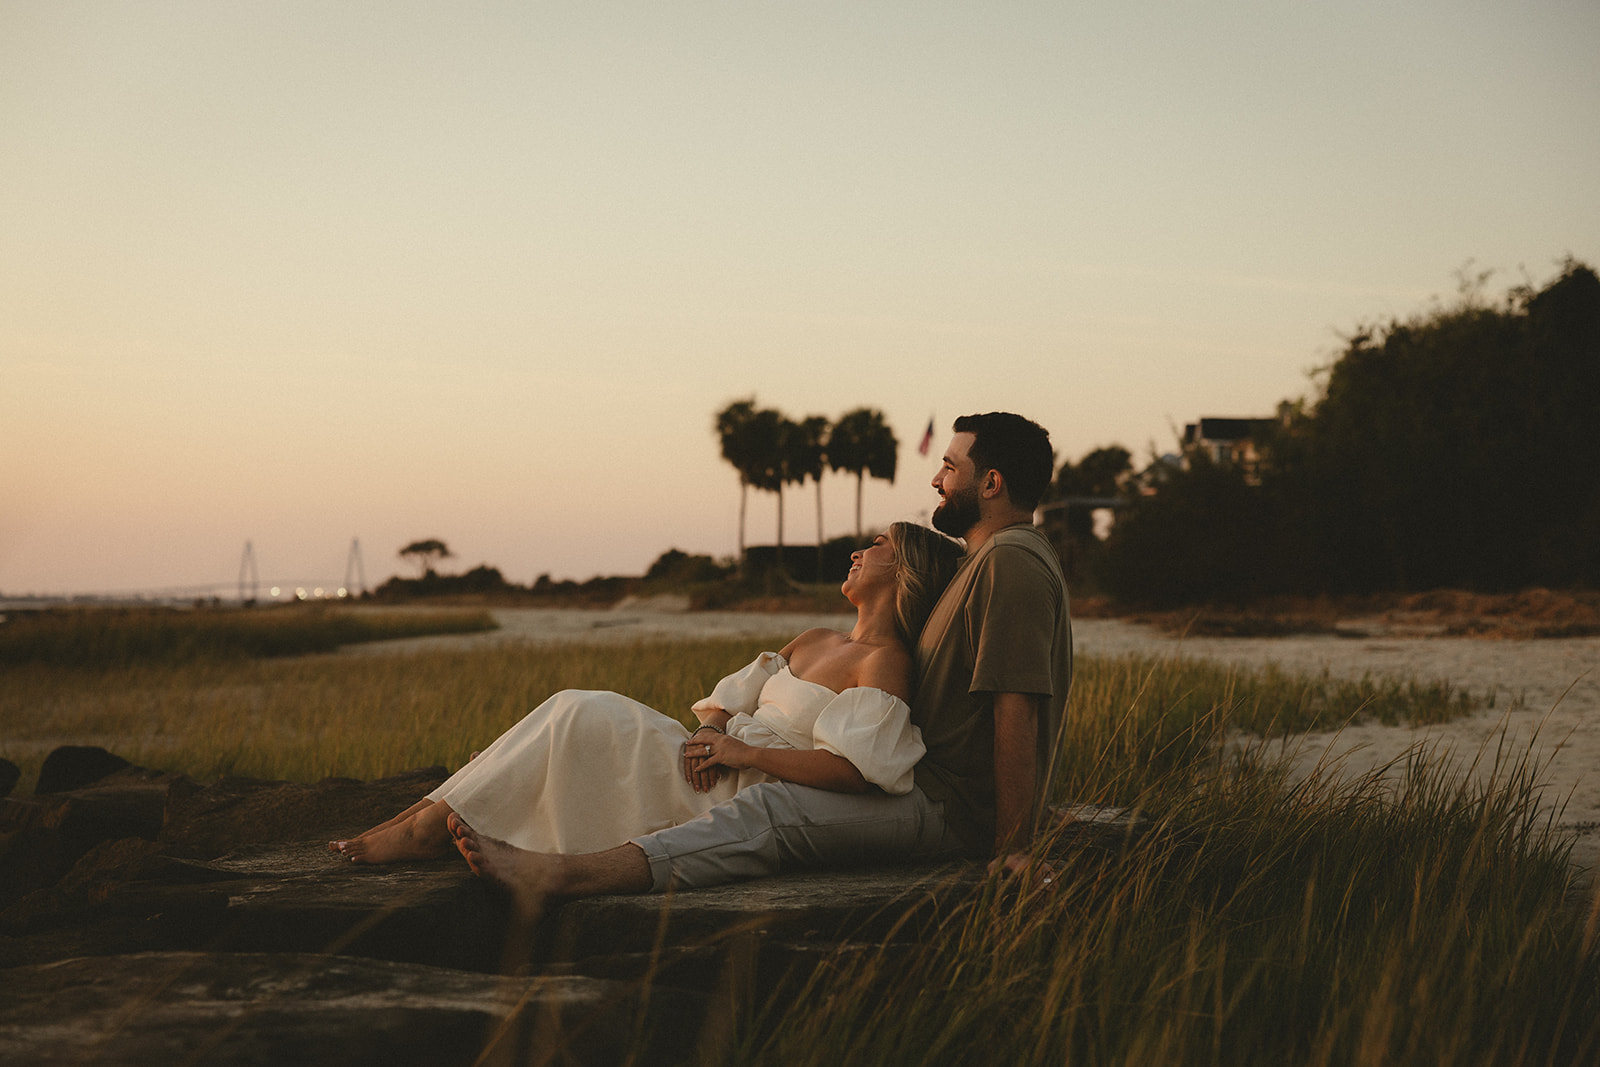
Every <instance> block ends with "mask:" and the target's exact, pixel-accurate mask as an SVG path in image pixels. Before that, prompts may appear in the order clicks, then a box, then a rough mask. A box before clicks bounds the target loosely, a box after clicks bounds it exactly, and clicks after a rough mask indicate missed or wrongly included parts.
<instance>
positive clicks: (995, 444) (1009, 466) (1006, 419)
mask: <svg viewBox="0 0 1600 1067" xmlns="http://www.w3.org/2000/svg"><path fill="white" fill-rule="evenodd" d="M954 430H955V432H956V433H970V434H972V435H973V436H974V437H975V438H976V440H974V441H973V442H972V449H971V451H970V452H969V453H968V454H969V455H970V456H971V457H972V464H973V466H974V467H976V468H977V473H979V474H982V473H983V472H984V471H991V470H992V471H999V472H1000V477H1001V479H1002V480H1003V481H1004V483H1005V487H1006V492H1007V493H1009V494H1010V496H1011V503H1013V504H1015V505H1016V506H1017V507H1019V508H1026V509H1028V510H1029V511H1032V510H1033V509H1034V508H1036V507H1038V506H1039V501H1040V500H1043V499H1044V491H1045V490H1046V489H1048V488H1050V477H1051V475H1052V474H1054V473H1055V466H1056V458H1055V453H1054V452H1052V451H1051V449H1050V431H1049V430H1046V429H1045V428H1044V427H1043V426H1040V425H1039V424H1038V423H1036V422H1033V421H1030V420H1028V419H1025V418H1023V417H1022V416H1021V415H1013V414H1012V413H1011V412H1009V411H991V412H988V413H987V414H984V415H963V416H961V417H960V418H959V419H957V420H956V422H955V426H954Z"/></svg>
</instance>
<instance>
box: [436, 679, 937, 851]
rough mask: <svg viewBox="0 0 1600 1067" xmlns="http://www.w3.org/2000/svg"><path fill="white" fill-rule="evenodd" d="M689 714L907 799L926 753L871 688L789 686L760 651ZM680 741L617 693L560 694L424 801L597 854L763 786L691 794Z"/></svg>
mask: <svg viewBox="0 0 1600 1067" xmlns="http://www.w3.org/2000/svg"><path fill="white" fill-rule="evenodd" d="M694 708H695V710H696V711H707V710H712V709H721V710H723V711H726V712H728V713H729V714H730V715H732V716H733V718H732V720H731V721H730V722H729V723H728V725H727V732H728V734H729V735H731V736H733V737H737V738H738V739H740V740H741V741H743V742H745V743H746V744H749V745H757V746H760V747H768V748H792V749H812V748H820V749H823V750H824V751H827V752H832V753H834V754H835V755H839V756H843V757H844V758H845V759H847V760H849V761H850V762H851V763H852V764H854V765H855V767H856V769H857V770H858V771H860V772H861V775H862V777H863V778H865V779H866V780H867V781H868V782H870V783H872V784H873V785H876V786H878V787H879V788H881V789H883V790H884V791H885V792H888V793H893V794H904V793H909V792H910V791H911V788H912V774H911V768H912V767H913V766H914V765H915V764H916V762H917V760H919V759H921V758H922V754H923V752H924V751H925V750H924V748H923V744H922V732H921V731H920V730H918V729H917V727H916V726H914V725H912V723H911V709H910V708H909V707H907V705H906V703H905V701H903V700H901V699H900V698H899V697H896V696H893V695H891V694H889V693H886V692H884V691H883V690H881V689H872V688H867V687H858V688H854V689H847V690H845V691H844V692H843V693H835V692H834V691H833V690H831V689H829V688H827V687H826V686H822V685H818V684H817V683H815V682H808V681H806V680H804V679H803V678H797V677H795V675H794V674H793V673H792V672H791V671H790V670H789V665H788V663H786V662H785V661H784V659H783V657H782V656H780V655H778V654H777V653H776V652H763V653H761V655H760V656H758V657H757V658H756V659H755V661H754V662H753V663H751V664H750V665H749V666H747V667H745V668H744V669H743V670H741V671H739V672H737V673H735V674H730V675H729V676H728V677H726V678H724V679H722V681H720V682H718V683H717V685H716V688H715V689H713V690H712V692H711V695H710V696H708V697H706V698H705V699H703V700H701V701H699V702H698V703H696V704H695V705H694ZM688 738H689V731H688V730H687V729H686V728H685V727H684V726H683V724H681V723H679V722H678V721H677V720H676V719H673V718H671V717H670V716H667V715H663V714H661V713H660V712H658V711H656V710H654V709H653V708H649V707H646V706H645V705H643V704H641V703H639V702H638V701H636V700H631V699H629V698H628V697H625V696H622V695H620V694H618V693H609V692H600V691H594V690H580V689H567V690H563V691H562V692H559V693H557V694H555V695H554V696H552V697H551V698H550V699H549V700H546V701H545V702H544V703H543V704H540V705H539V706H538V707H537V708H534V709H533V710H532V711H531V712H529V713H528V714H527V715H526V716H525V717H524V718H523V719H522V721H521V722H519V723H517V724H516V725H515V726H513V727H512V728H511V729H509V730H507V731H506V732H505V733H503V734H501V735H500V737H499V738H497V739H496V740H495V742H494V743H493V744H491V745H490V746H489V747H488V748H486V749H484V750H483V751H482V752H481V753H479V755H478V758H477V759H475V760H472V761H471V762H470V763H468V764H467V765H466V766H464V767H462V768H461V769H460V770H459V771H457V772H456V773H455V774H454V775H452V776H451V777H450V778H449V779H448V780H447V781H446V782H445V783H444V784H443V785H441V786H440V787H439V788H438V789H435V790H434V791H433V792H431V793H429V794H428V799H430V800H435V801H440V800H442V801H445V802H447V803H448V804H449V805H450V807H451V808H452V809H454V810H455V811H456V812H457V813H458V814H459V815H460V816H461V817H462V818H463V819H465V820H466V821H467V823H468V825H470V826H471V827H472V828H473V829H475V830H477V831H478V832H479V833H482V834H487V835H489V836H490V837H495V838H499V839H500V840H502V841H506V842H508V843H510V844H512V845H515V846H517V847H518V848H525V849H531V850H533V851H536V852H563V853H571V852H598V851H600V850H603V849H607V848H612V847H614V846H616V845H620V844H623V843H624V842H626V841H628V840H629V839H630V838H634V837H638V836H640V835H642V834H648V833H652V832H654V831H656V830H661V829H665V828H666V827H668V826H676V825H678V824H679V823H683V822H687V821H688V820H690V819H693V818H694V817H696V816H697V815H700V814H703V813H704V812H705V811H706V809H708V808H710V807H711V806H712V805H713V804H716V803H718V802H719V801H722V800H726V799H728V798H729V797H731V796H733V794H734V793H735V792H737V791H738V790H740V789H744V788H747V787H749V786H751V785H754V784H756V783H758V782H763V781H769V780H770V778H769V776H767V775H764V774H761V773H760V772H757V771H752V770H745V771H741V772H740V773H739V775H738V777H737V779H735V778H734V776H733V775H731V774H729V775H725V776H724V777H723V778H722V779H721V780H720V781H719V782H718V783H717V785H716V787H715V788H713V789H712V790H711V791H710V792H708V793H696V792H695V791H694V788H693V787H692V786H690V784H689V783H688V781H687V780H685V778H684V775H683V757H682V746H683V743H684V742H685V741H687V740H688Z"/></svg>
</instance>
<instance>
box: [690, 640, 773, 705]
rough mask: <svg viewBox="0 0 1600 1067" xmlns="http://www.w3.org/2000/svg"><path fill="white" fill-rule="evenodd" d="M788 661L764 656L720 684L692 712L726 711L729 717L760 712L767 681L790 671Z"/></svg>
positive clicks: (760, 656) (697, 702)
mask: <svg viewBox="0 0 1600 1067" xmlns="http://www.w3.org/2000/svg"><path fill="white" fill-rule="evenodd" d="M788 665H789V664H788V661H786V660H785V659H784V658H783V657H782V656H780V655H778V653H776V652H763V653H761V655H759V656H757V657H756V658H755V660H754V661H753V662H752V663H751V664H750V665H749V666H747V667H745V668H744V669H743V670H741V671H735V672H734V673H733V674H730V675H728V676H727V677H726V678H724V679H723V680H722V681H720V682H718V683H717V684H716V687H715V688H714V689H712V690H711V695H710V696H708V697H704V698H702V699H700V700H697V701H695V703H694V706H693V707H691V708H690V709H689V710H691V711H725V712H727V713H728V714H729V715H738V714H739V713H740V712H743V713H744V714H746V715H748V714H749V713H750V712H752V711H755V710H756V705H757V704H758V703H759V702H760V699H761V687H762V686H764V685H766V684H767V679H768V678H771V677H772V676H773V675H774V674H777V673H778V672H779V671H781V670H783V669H784V668H785V667H787V666H788Z"/></svg>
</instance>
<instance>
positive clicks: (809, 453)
mask: <svg viewBox="0 0 1600 1067" xmlns="http://www.w3.org/2000/svg"><path fill="white" fill-rule="evenodd" d="M791 425H792V426H793V427H794V429H793V430H792V431H791V433H790V439H789V448H788V453H789V470H790V473H791V474H793V475H795V477H791V478H790V479H789V480H790V481H794V482H799V481H803V480H804V479H806V478H810V479H811V480H812V481H814V482H816V483H817V553H818V555H817V559H818V561H819V562H820V561H821V559H822V555H821V553H822V470H823V468H824V467H825V466H827V460H828V420H827V419H825V418H823V417H822V416H821V415H808V416H806V417H805V418H804V419H801V420H800V421H799V422H797V423H791Z"/></svg>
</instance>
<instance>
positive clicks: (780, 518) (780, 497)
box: [778, 482, 783, 574]
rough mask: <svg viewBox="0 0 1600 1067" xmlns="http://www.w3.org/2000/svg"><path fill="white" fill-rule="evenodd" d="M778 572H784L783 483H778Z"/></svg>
mask: <svg viewBox="0 0 1600 1067" xmlns="http://www.w3.org/2000/svg"><path fill="white" fill-rule="evenodd" d="M778 573H779V574H782V573H783V484H782V483H781V482H780V483H779V485H778Z"/></svg>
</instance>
